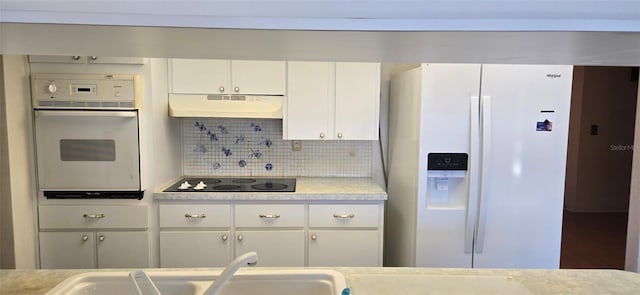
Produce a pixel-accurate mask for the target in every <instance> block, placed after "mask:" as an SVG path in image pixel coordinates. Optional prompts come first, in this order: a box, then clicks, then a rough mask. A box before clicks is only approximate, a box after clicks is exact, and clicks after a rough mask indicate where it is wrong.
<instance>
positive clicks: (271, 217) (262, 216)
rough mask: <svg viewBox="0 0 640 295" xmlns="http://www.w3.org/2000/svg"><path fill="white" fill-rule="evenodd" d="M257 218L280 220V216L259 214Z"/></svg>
mask: <svg viewBox="0 0 640 295" xmlns="http://www.w3.org/2000/svg"><path fill="white" fill-rule="evenodd" d="M258 216H260V218H269V219H274V218H280V214H260V215H258Z"/></svg>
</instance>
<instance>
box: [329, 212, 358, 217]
mask: <svg viewBox="0 0 640 295" xmlns="http://www.w3.org/2000/svg"><path fill="white" fill-rule="evenodd" d="M354 217H356V215H355V214H353V213H349V214H338V213H333V218H354Z"/></svg>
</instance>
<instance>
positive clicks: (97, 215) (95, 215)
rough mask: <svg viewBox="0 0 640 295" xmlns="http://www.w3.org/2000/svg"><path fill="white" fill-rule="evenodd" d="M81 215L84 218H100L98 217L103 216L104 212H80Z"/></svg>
mask: <svg viewBox="0 0 640 295" xmlns="http://www.w3.org/2000/svg"><path fill="white" fill-rule="evenodd" d="M82 217H84V218H86V219H100V218H105V216H104V214H102V213H99V214H87V213H85V214H82Z"/></svg>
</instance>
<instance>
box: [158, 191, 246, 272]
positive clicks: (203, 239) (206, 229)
mask: <svg viewBox="0 0 640 295" xmlns="http://www.w3.org/2000/svg"><path fill="white" fill-rule="evenodd" d="M159 212H160V266H161V267H221V266H225V265H227V264H228V263H229V262H230V261H231V258H232V257H233V256H232V253H231V250H232V245H233V236H232V234H231V205H230V204H201V203H177V204H174V203H171V204H160V206H159Z"/></svg>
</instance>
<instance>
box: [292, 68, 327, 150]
mask: <svg viewBox="0 0 640 295" xmlns="http://www.w3.org/2000/svg"><path fill="white" fill-rule="evenodd" d="M333 70H334V67H333V63H328V62H294V61H291V62H288V63H287V104H286V110H285V116H284V124H285V125H284V127H285V128H284V139H290V140H291V139H303V140H306V139H330V138H332V137H333V108H334V100H333V90H334V89H333V86H334V85H333V79H334V77H333V75H334V73H333Z"/></svg>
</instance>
